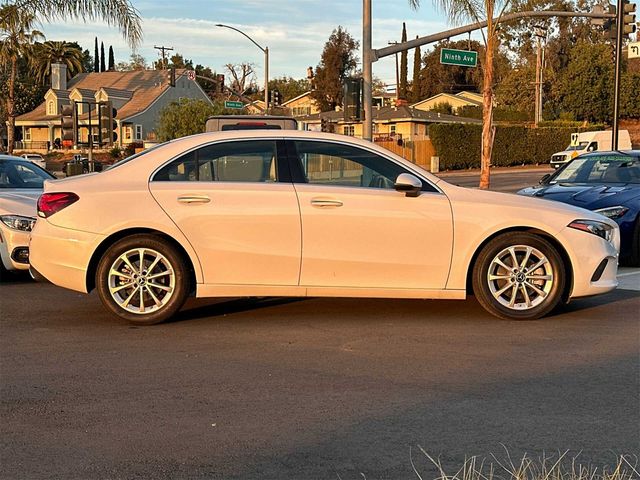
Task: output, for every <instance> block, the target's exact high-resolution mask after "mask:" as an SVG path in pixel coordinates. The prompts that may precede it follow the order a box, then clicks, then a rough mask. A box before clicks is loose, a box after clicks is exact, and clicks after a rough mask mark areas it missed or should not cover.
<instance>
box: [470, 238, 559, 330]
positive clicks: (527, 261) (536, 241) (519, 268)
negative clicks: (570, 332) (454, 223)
mask: <svg viewBox="0 0 640 480" xmlns="http://www.w3.org/2000/svg"><path fill="white" fill-rule="evenodd" d="M472 275H473V291H474V293H475V295H476V298H477V299H478V301H479V302H480V304H481V305H482V306H483V307H484V308H485V309H486V310H487V311H488V312H490V313H492V314H493V315H495V316H497V317H500V318H504V319H510V320H533V319H537V318H540V317H543V316H545V315H547V314H548V313H549V312H551V311H552V310H553V309H554V308H555V307H556V306H557V305H558V303H559V302H560V300H561V298H562V292H563V290H564V285H565V281H566V273H565V268H564V264H563V262H562V259H561V258H560V255H559V254H558V252H557V250H556V248H555V247H554V246H553V245H552V244H551V243H549V242H548V241H547V240H545V239H544V238H542V237H540V236H538V235H534V234H531V233H526V232H511V233H505V234H503V235H500V236H498V237H496V238H494V239H492V240H491V241H490V242H489V243H487V245H485V246H484V248H483V249H482V250H481V252H480V254H479V255H478V258H477V261H476V263H475V265H474V268H473V274H472Z"/></svg>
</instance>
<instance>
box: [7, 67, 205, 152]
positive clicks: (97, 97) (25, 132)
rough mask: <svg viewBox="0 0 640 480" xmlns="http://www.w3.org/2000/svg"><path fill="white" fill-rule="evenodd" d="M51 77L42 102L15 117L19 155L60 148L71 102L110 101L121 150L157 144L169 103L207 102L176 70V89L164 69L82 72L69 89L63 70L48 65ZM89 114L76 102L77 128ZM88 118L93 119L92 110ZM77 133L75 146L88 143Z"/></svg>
mask: <svg viewBox="0 0 640 480" xmlns="http://www.w3.org/2000/svg"><path fill="white" fill-rule="evenodd" d="M51 73H52V75H51V88H50V89H49V90H48V91H47V93H46V94H45V95H44V101H43V102H42V103H41V104H40V105H39V106H38V107H36V108H35V109H34V110H32V111H31V112H28V113H25V114H23V115H20V116H19V117H17V118H16V127H17V128H19V129H21V132H20V133H21V135H18V138H21V140H20V141H18V142H16V149H18V150H30V151H44V152H46V151H48V150H50V149H53V148H54V147H56V146H58V145H61V141H60V138H61V137H62V128H61V114H62V109H63V108H64V107H65V106H67V105H70V104H71V102H72V101H75V102H92V103H95V102H107V101H110V102H111V103H112V105H113V107H115V108H116V109H117V115H116V118H115V119H114V120H115V122H116V130H115V133H116V135H117V140H116V142H115V145H117V146H120V147H125V146H127V145H128V144H131V143H142V142H144V141H145V140H155V129H156V124H157V121H158V117H159V114H160V111H161V110H162V109H163V108H164V107H165V106H166V105H168V104H169V103H171V102H172V101H176V100H180V99H182V98H194V99H201V100H204V101H207V102H211V100H210V99H209V97H208V96H207V95H206V94H205V93H204V91H203V90H202V89H201V88H200V86H199V85H198V84H197V83H196V82H195V81H192V80H189V79H188V78H187V75H186V70H183V69H178V70H176V75H175V85H171V82H170V72H169V71H166V70H136V71H130V72H114V71H109V72H100V73H97V72H95V73H80V74H78V75H76V76H75V77H73V78H72V79H71V80H69V82H68V84H67V73H66V66H65V65H61V64H54V65H52V68H51ZM89 113H90V112H89V111H88V109H87V105H85V104H83V103H78V123H79V125H80V126H82V125H88V119H89ZM91 115H92V117H93V118H95V117H94V116H96V115H97V112H96V111H95V109H94V110H92V111H91ZM94 124H95V123H94ZM79 134H80V138H79V141H81V142H85V141H87V140H88V128H81V129H80V131H79ZM95 136H96V134H95V133H94V138H95Z"/></svg>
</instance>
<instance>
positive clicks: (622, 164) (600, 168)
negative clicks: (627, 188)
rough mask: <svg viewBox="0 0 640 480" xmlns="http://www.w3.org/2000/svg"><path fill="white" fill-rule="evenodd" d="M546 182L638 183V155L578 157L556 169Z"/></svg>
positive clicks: (639, 180) (639, 167)
mask: <svg viewBox="0 0 640 480" xmlns="http://www.w3.org/2000/svg"><path fill="white" fill-rule="evenodd" d="M548 183H551V184H553V183H640V157H638V156H633V155H621V154H618V155H616V154H611V155H593V156H587V157H578V158H576V159H574V160H572V161H571V162H569V163H567V164H566V165H565V166H564V168H562V169H561V170H558V171H557V172H556V173H555V175H553V176H552V177H551V178H549V181H548Z"/></svg>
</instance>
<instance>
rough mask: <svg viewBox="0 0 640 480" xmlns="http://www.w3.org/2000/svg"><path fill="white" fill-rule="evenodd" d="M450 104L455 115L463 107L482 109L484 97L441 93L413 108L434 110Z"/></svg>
mask: <svg viewBox="0 0 640 480" xmlns="http://www.w3.org/2000/svg"><path fill="white" fill-rule="evenodd" d="M443 103H448V104H449V105H451V107H452V110H453V113H456V112H457V111H458V109H460V108H461V107H468V106H469V107H482V95H480V94H479V93H474V92H466V91H465V92H460V93H456V94H455V95H454V94H451V93H439V94H437V95H434V96H433V97H429V98H427V99H426V100H420V101H419V102H416V103H414V104H413V105H411V107H413V108H416V109H418V110H425V111H428V110H433V109H434V108H435V107H436V106H437V105H440V104H443Z"/></svg>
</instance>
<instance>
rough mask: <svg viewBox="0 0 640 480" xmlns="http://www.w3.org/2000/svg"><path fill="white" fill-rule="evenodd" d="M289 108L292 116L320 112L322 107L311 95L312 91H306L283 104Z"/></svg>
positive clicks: (288, 110)
mask: <svg viewBox="0 0 640 480" xmlns="http://www.w3.org/2000/svg"><path fill="white" fill-rule="evenodd" d="M282 107H283V108H285V109H287V113H288V114H289V115H291V116H292V117H304V116H307V115H314V114H316V113H320V108H319V107H318V104H317V103H316V101H315V100H314V99H313V98H312V97H311V92H304V93H303V94H302V95H298V96H297V97H295V98H292V99H291V100H287V101H286V102H284V103H283V104H282Z"/></svg>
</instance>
